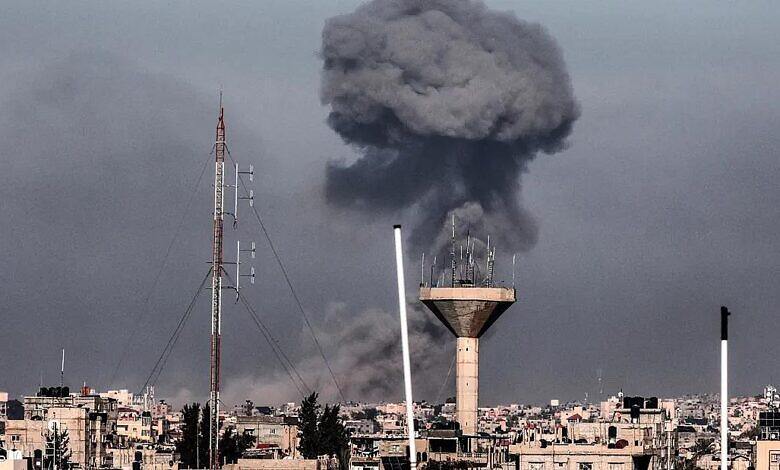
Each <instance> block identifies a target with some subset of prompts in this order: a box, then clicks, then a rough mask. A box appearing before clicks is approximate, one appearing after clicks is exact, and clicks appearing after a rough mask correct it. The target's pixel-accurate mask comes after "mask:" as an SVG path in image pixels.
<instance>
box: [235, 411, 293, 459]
mask: <svg viewBox="0 0 780 470" xmlns="http://www.w3.org/2000/svg"><path fill="white" fill-rule="evenodd" d="M235 426H236V432H238V433H239V434H243V433H247V434H249V435H250V436H254V437H255V447H256V448H266V449H271V448H272V447H274V446H275V447H277V448H278V449H279V453H280V454H281V455H283V456H291V457H297V456H298V419H297V418H288V417H282V416H267V415H255V416H236V417H235Z"/></svg>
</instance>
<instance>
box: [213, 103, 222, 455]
mask: <svg viewBox="0 0 780 470" xmlns="http://www.w3.org/2000/svg"><path fill="white" fill-rule="evenodd" d="M224 111H225V110H224V108H223V107H222V94H221V93H220V97H219V120H218V121H217V139H216V141H215V143H214V154H215V155H216V159H215V160H216V163H215V166H214V241H213V244H212V252H211V255H212V256H211V266H212V269H211V381H210V388H209V392H210V393H209V411H210V416H209V460H210V462H209V468H211V469H213V470H214V469H218V468H219V445H218V443H219V440H218V439H219V379H220V353H221V349H222V346H221V344H220V343H221V341H222V265H223V257H222V256H223V248H222V237H223V230H222V228H223V227H222V226H223V222H224V217H225V215H224V207H223V205H224V203H225V195H224V189H225V183H224V178H225V120H224Z"/></svg>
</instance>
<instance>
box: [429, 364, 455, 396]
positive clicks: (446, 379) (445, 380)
mask: <svg viewBox="0 0 780 470" xmlns="http://www.w3.org/2000/svg"><path fill="white" fill-rule="evenodd" d="M455 357H456V356H452V361H451V362H450V368H449V370H448V371H447V377H445V378H444V382H442V384H441V387H440V388H439V393H437V394H436V401H435V402H434V403H441V394H442V392H444V387H446V386H447V382H449V381H450V375H452V367H453V366H454V365H455Z"/></svg>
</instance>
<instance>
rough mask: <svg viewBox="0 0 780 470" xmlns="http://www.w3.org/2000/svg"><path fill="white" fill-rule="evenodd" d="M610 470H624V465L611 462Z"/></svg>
mask: <svg viewBox="0 0 780 470" xmlns="http://www.w3.org/2000/svg"><path fill="white" fill-rule="evenodd" d="M609 470H623V464H622V463H614V462H610V464H609Z"/></svg>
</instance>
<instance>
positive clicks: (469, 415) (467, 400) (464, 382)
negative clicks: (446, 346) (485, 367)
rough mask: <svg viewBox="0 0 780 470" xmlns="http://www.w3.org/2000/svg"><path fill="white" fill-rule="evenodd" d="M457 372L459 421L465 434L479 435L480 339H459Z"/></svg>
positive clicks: (456, 399)
mask: <svg viewBox="0 0 780 470" xmlns="http://www.w3.org/2000/svg"><path fill="white" fill-rule="evenodd" d="M457 347H458V351H457V354H456V356H457V357H456V359H455V360H456V366H457V368H456V370H455V402H456V410H455V411H456V414H457V421H458V423H460V426H461V430H463V434H470V435H473V434H476V433H477V407H478V406H479V403H478V400H479V338H467V337H460V338H458V343H457Z"/></svg>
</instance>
